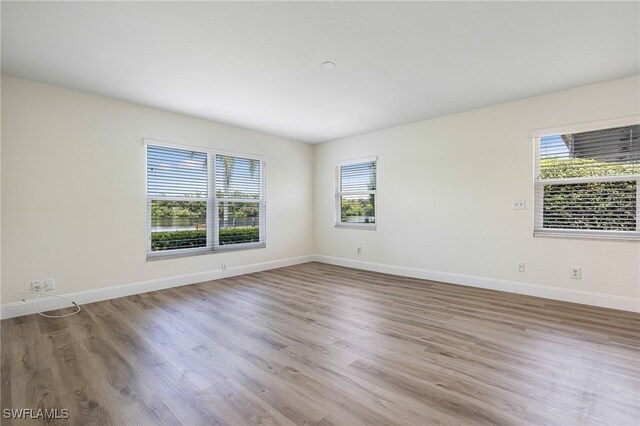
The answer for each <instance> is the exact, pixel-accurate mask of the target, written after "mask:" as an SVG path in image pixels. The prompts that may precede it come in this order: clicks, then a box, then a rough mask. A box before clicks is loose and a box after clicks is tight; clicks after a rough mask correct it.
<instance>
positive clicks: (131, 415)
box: [0, 263, 640, 426]
mask: <svg viewBox="0 0 640 426" xmlns="http://www.w3.org/2000/svg"><path fill="white" fill-rule="evenodd" d="M1 337H2V348H1V349H2V368H1V384H2V389H1V391H2V395H1V398H0V405H1V407H0V408H2V409H7V408H9V409H11V408H13V409H19V408H27V409H28V408H30V409H33V410H34V412H35V411H36V410H37V409H56V408H57V409H62V408H66V409H68V410H69V414H70V416H69V418H68V419H56V420H50V421H46V420H44V419H36V420H11V419H2V424H3V425H5V424H6V425H31V424H34V425H37V424H73V425H85V424H92V425H123V424H127V425H129V424H131V425H155V424H168V425H199V424H203V425H204V424H206V425H217V424H219V425H254V424H255V425H286V426H291V425H332V424H333V425H389V424H405V425H417V424H434V425H435V424H442V425H454V424H464V425H468V424H500V425H523V424H536V425H537V424H549V425H577V424H610V425H634V426H636V425H638V424H639V423H640V315H638V314H633V313H629V312H621V311H615V310H609V309H601V308H595V307H590V306H583V305H575V304H570V303H564V302H558V301H552V300H546V299H540V298H533V297H528V296H520V295H514V294H509V293H502V292H497V291H491V290H484V289H478V288H470V287H463V286H455V285H449V284H444V283H437V282H431V281H425V280H418V279H412V278H406V277H397V276H391V275H385V274H378V273H374V272H367V271H359V270H354V269H348V268H342V267H337V266H330V265H325V264H320V263H308V264H304V265H298V266H293V267H289V268H282V269H277V270H271V271H265V272H260V273H255V274H250V275H244V276H238V277H232V278H227V279H223V280H218V281H212V282H206V283H200V284H194V285H190V286H184V287H178V288H173V289H167V290H161V291H156V292H151V293H145V294H140V295H135V296H130V297H124V298H121V299H114V300H109V301H104V302H98V303H93V304H89V305H86V306H83V311H82V312H81V313H80V314H78V315H74V316H71V317H66V318H61V319H47V318H43V317H40V316H37V315H29V316H25V317H20V318H12V319H8V320H4V321H2V336H1Z"/></svg>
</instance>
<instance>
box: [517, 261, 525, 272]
mask: <svg viewBox="0 0 640 426" xmlns="http://www.w3.org/2000/svg"><path fill="white" fill-rule="evenodd" d="M518 272H524V262H518Z"/></svg>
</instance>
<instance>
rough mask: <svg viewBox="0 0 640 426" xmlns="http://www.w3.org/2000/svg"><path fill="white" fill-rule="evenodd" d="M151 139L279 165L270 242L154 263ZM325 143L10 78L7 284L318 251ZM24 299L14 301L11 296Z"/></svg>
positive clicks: (124, 280) (93, 281)
mask: <svg viewBox="0 0 640 426" xmlns="http://www.w3.org/2000/svg"><path fill="white" fill-rule="evenodd" d="M144 137H149V138H155V139H160V140H165V141H171V142H176V143H182V144H187V145H192V146H198V147H211V148H217V149H221V150H225V151H230V152H238V153H250V154H258V155H262V156H264V157H265V159H266V161H267V193H268V201H267V248H266V249H255V250H247V251H237V252H230V253H224V254H222V253H221V254H207V255H201V256H193V257H186V258H180V259H169V260H157V261H146V253H145V250H146V244H145V242H146V235H145V232H146V216H145V215H146V200H145V196H146V195H145V149H144V146H143V144H142V138H144ZM312 167H313V147H312V146H311V145H307V144H303V143H299V142H295V141H290V140H286V139H282V138H278V137H274V136H268V135H265V134H261V133H257V132H253V131H249V130H245V129H240V128H236V127H232V126H227V125H222V124H218V123H214V122H211V121H206V120H201V119H196V118H191V117H187V116H183V115H178V114H173V113H169V112H164V111H160V110H156V109H152V108H146V107H142V106H138V105H134V104H130V103H125V102H120V101H115V100H111V99H107V98H103V97H98V96H92V95H88V94H84V93H80V92H75V91H70V90H65V89H62V88H58V87H53V86H48V85H43V84H39V83H35V82H31V81H28V80H22V79H17V78H13V77H9V76H6V75H3V76H2V168H1V171H2V179H1V182H2V216H1V217H2V230H3V233H2V285H3V289H7V288H10V289H21V290H25V289H26V288H27V286H28V284H29V282H30V281H31V280H34V279H45V278H50V277H54V278H55V279H56V283H57V290H58V293H62V294H64V293H73V292H78V291H85V290H93V289H99V288H103V287H109V286H115V285H122V284H129V283H136V282H141V281H147V280H153V279H158V278H166V277H175V276H180V275H184V274H194V273H198V272H203V271H209V270H219V269H220V264H221V263H227V264H228V265H229V268H233V267H237V266H240V265H249V264H255V263H260V262H268V261H272V260H278V259H287V258H292V257H298V256H304V255H310V254H311V253H312V250H313V238H312V237H313V235H312V221H313V211H312V210H313V209H312V207H313V197H312V190H313V172H312ZM3 301H4V302H12V301H13V300H12V299H3Z"/></svg>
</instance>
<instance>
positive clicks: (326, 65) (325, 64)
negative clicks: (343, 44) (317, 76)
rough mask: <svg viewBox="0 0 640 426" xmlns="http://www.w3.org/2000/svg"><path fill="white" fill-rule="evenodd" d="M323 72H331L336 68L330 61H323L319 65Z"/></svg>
mask: <svg viewBox="0 0 640 426" xmlns="http://www.w3.org/2000/svg"><path fill="white" fill-rule="evenodd" d="M320 67H321V68H322V70H323V71H331V70H333V69H334V68H335V67H336V64H335V63H334V62H331V61H325V62H323V63H322V65H320Z"/></svg>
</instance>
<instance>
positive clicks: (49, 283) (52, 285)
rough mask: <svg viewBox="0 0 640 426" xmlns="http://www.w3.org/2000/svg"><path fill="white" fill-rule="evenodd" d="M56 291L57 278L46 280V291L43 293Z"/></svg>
mask: <svg viewBox="0 0 640 426" xmlns="http://www.w3.org/2000/svg"><path fill="white" fill-rule="evenodd" d="M55 289H56V279H55V278H47V279H46V280H44V289H43V291H52V290H55Z"/></svg>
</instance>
